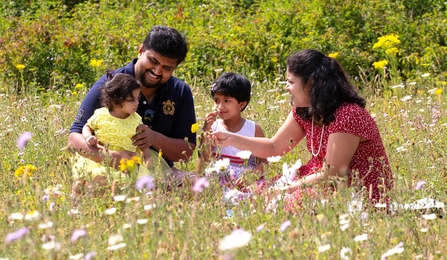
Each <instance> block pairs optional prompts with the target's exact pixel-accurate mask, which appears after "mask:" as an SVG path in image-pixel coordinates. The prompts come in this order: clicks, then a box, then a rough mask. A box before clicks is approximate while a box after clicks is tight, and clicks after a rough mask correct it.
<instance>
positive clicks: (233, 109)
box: [214, 93, 247, 120]
mask: <svg viewBox="0 0 447 260" xmlns="http://www.w3.org/2000/svg"><path fill="white" fill-rule="evenodd" d="M246 104H247V102H238V101H237V99H235V98H233V97H229V96H223V95H221V94H217V93H216V94H214V108H215V109H216V110H217V111H218V112H219V116H220V118H222V120H227V119H231V118H233V117H234V116H239V117H240V115H241V110H242V109H243V108H244V107H245V105H246Z"/></svg>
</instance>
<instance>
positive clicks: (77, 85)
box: [75, 83, 84, 89]
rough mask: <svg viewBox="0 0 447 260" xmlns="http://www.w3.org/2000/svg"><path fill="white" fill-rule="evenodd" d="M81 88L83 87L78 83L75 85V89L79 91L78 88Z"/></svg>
mask: <svg viewBox="0 0 447 260" xmlns="http://www.w3.org/2000/svg"><path fill="white" fill-rule="evenodd" d="M82 87H84V84H81V83H78V84H76V86H75V88H77V89H80V88H82Z"/></svg>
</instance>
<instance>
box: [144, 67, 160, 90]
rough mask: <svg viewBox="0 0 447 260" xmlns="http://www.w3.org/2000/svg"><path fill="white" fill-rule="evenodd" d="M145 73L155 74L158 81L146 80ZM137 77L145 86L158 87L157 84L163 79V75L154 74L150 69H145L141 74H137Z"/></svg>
mask: <svg viewBox="0 0 447 260" xmlns="http://www.w3.org/2000/svg"><path fill="white" fill-rule="evenodd" d="M146 73H149V74H151V75H155V76H157V77H158V78H159V80H158V82H155V83H151V82H148V81H147V80H146ZM138 77H139V80H140V83H141V85H143V86H145V87H146V88H158V87H159V86H161V85H162V83H161V80H162V79H163V76H162V75H156V74H155V73H152V71H151V70H145V71H144V72H143V73H142V74H141V73H140V74H139V75H138Z"/></svg>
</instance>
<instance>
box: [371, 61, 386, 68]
mask: <svg viewBox="0 0 447 260" xmlns="http://www.w3.org/2000/svg"><path fill="white" fill-rule="evenodd" d="M372 65H373V67H374V68H375V69H377V70H383V68H385V66H386V65H388V61H387V60H380V61H376V62H374V63H373V64H372Z"/></svg>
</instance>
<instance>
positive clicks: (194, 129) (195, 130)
mask: <svg viewBox="0 0 447 260" xmlns="http://www.w3.org/2000/svg"><path fill="white" fill-rule="evenodd" d="M197 130H199V124H197V123H194V124H192V125H191V133H193V134H194V133H196V132H197Z"/></svg>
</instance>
